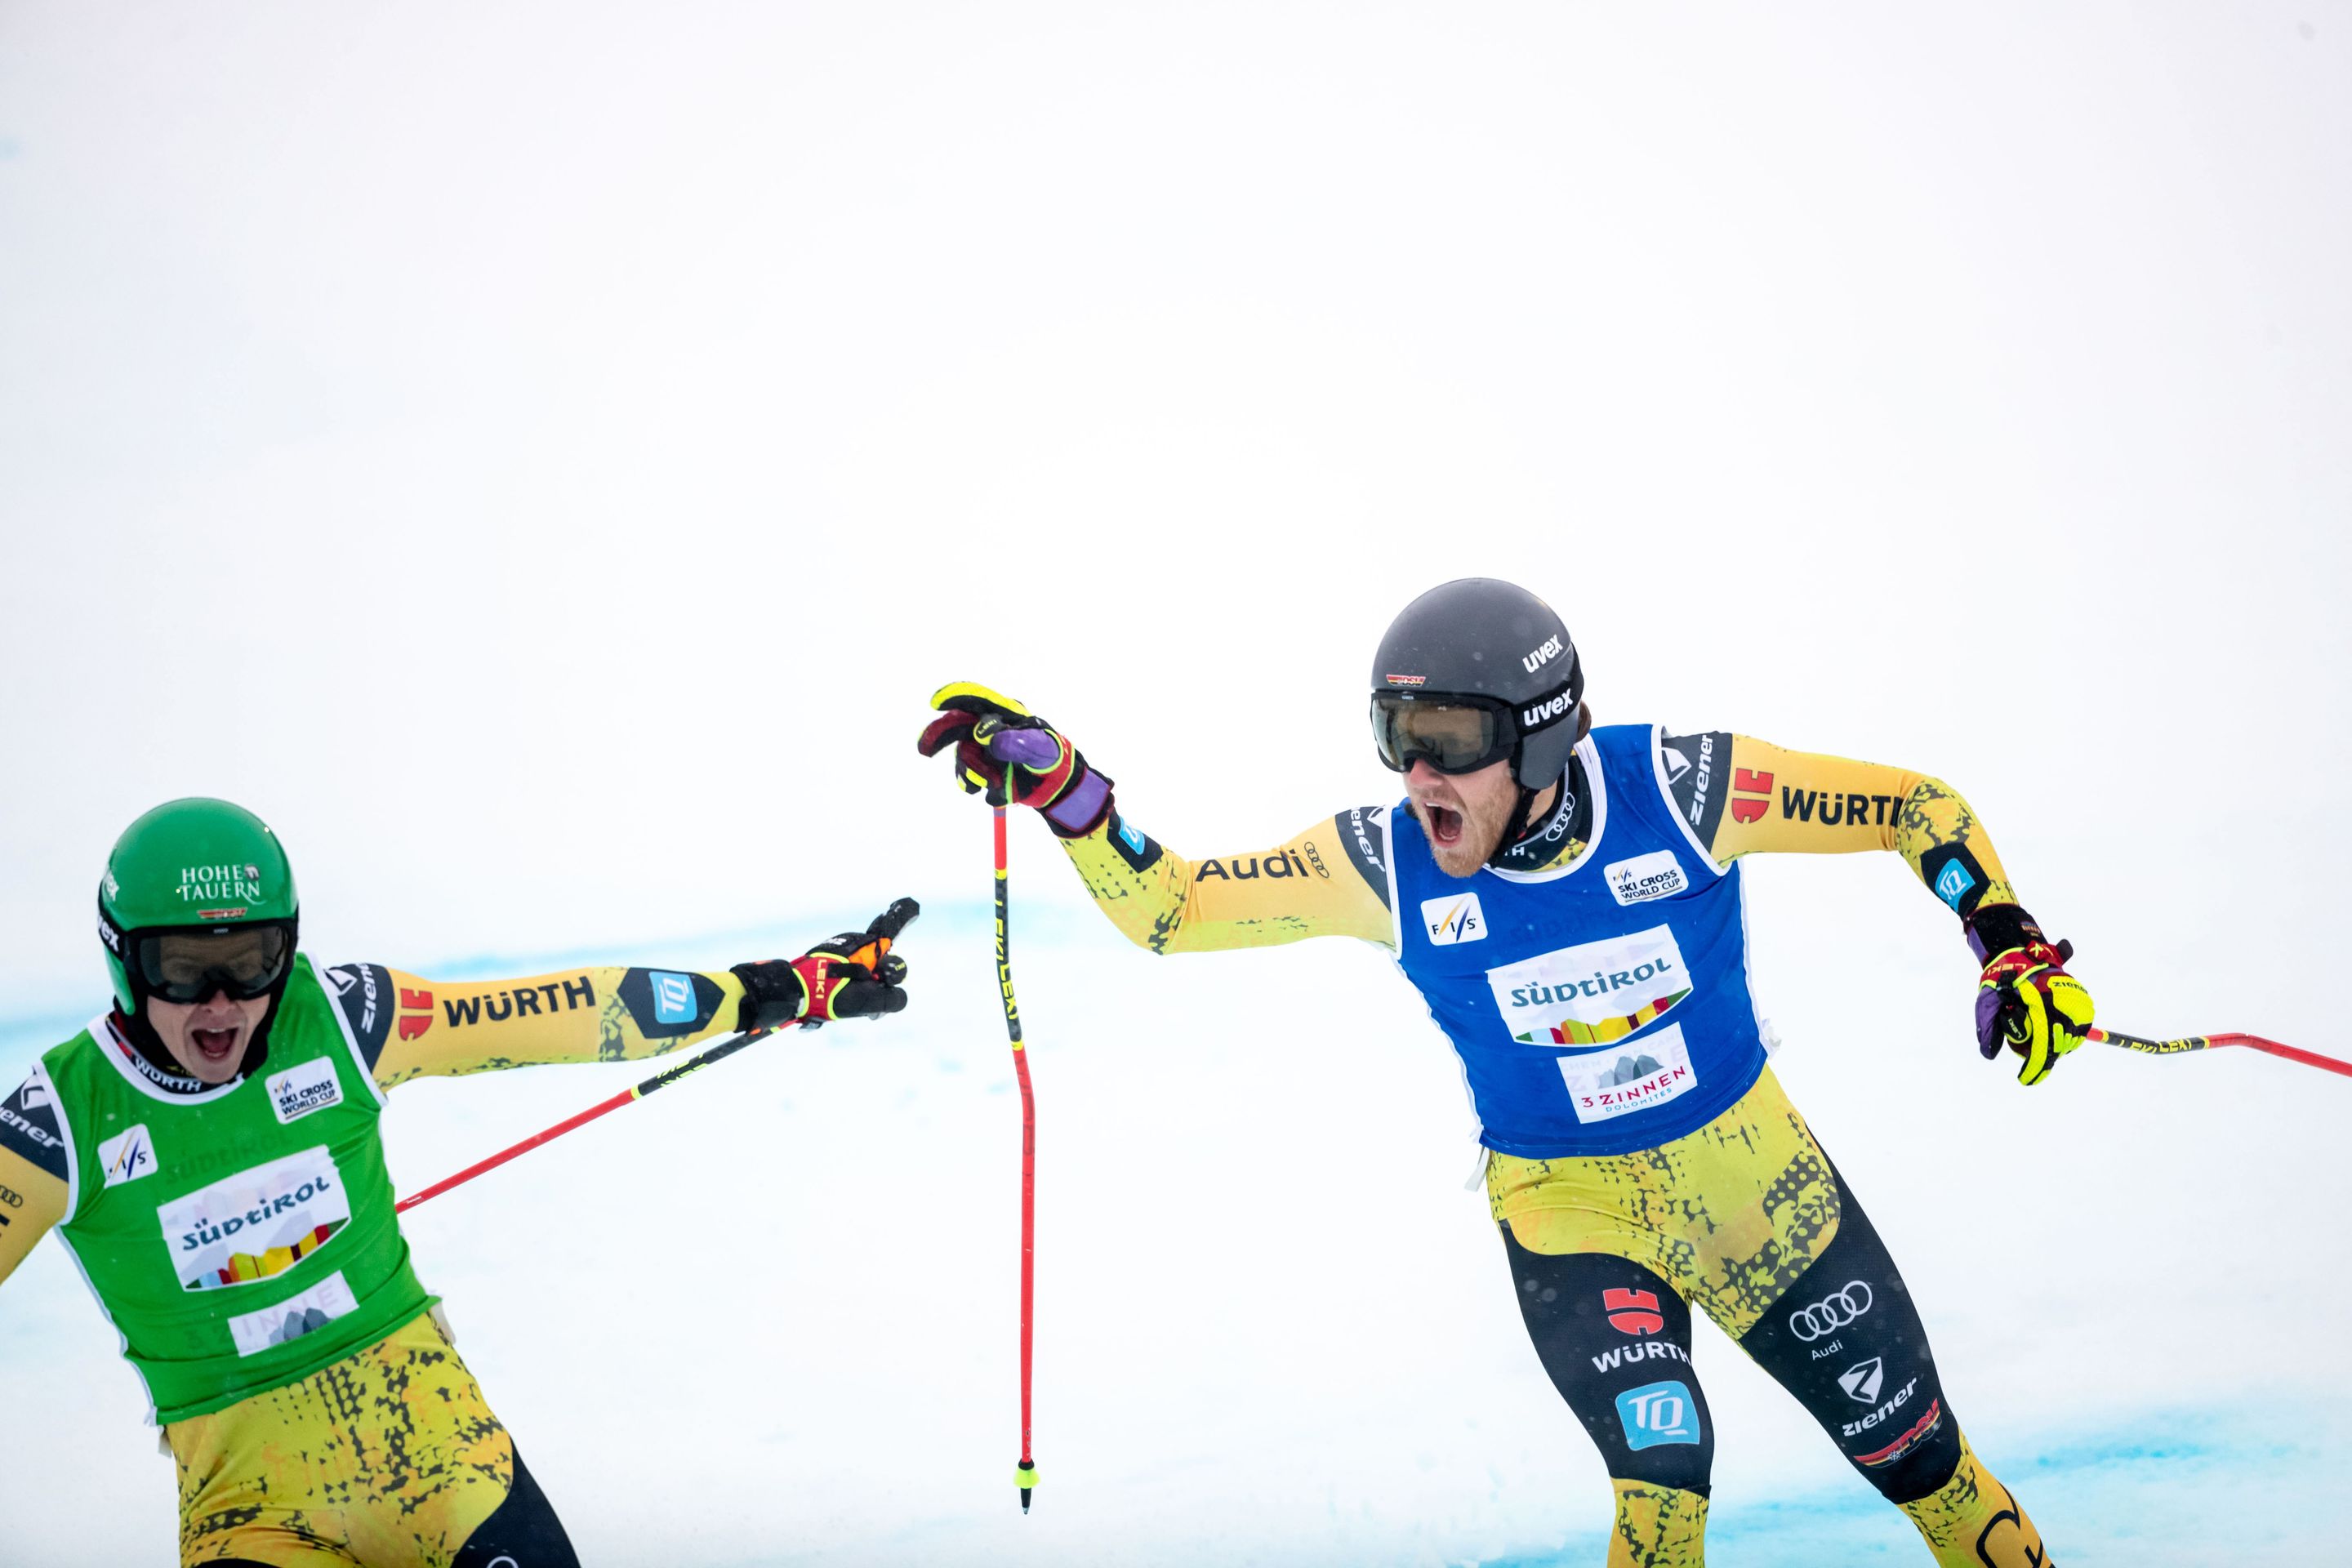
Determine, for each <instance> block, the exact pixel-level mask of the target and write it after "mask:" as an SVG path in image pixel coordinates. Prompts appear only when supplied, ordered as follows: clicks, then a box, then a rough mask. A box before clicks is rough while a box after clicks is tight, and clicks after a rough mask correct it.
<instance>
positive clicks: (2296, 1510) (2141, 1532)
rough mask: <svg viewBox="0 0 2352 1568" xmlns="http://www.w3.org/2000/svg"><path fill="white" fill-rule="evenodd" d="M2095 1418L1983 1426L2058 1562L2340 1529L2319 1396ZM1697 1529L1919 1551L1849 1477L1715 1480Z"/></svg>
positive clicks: (1995, 1463) (2332, 1545)
mask: <svg viewBox="0 0 2352 1568" xmlns="http://www.w3.org/2000/svg"><path fill="white" fill-rule="evenodd" d="M2108 1419H2109V1420H2110V1421H2120V1422H2121V1423H2122V1424H2121V1425H2119V1426H2105V1427H2104V1428H2094V1429H2087V1430H2077V1431H2075V1432H2074V1433H2073V1434H2071V1435H2068V1434H2053V1435H2051V1436H2045V1437H2044V1438H2043V1439H2042V1441H2041V1442H2040V1443H2038V1444H2037V1443H2032V1442H2021V1441H2019V1440H2018V1439H2017V1438H2015V1437H2013V1436H2012V1437H2009V1438H2006V1439H1996V1440H1995V1442H1994V1443H1993V1448H1994V1452H1993V1453H1992V1454H1991V1455H1990V1456H1988V1457H1987V1459H1988V1463H1989V1464H1990V1465H1991V1466H1992V1468H1993V1470H1994V1474H1995V1475H1997V1476H1998V1477H2000V1479H2001V1480H2002V1481H2003V1482H2004V1483H2005V1484H2007V1485H2009V1486H2010V1487H2011V1488H2012V1489H2014V1490H2015V1492H2016V1494H2017V1497H2018V1500H2019V1501H2020V1502H2021V1503H2022V1504H2023V1505H2024V1507H2025V1510H2026V1511H2027V1512H2028V1513H2029V1514H2031V1515H2032V1517H2033V1521H2034V1522H2035V1524H2036V1525H2038V1526H2039V1527H2040V1528H2041V1529H2042V1533H2043V1536H2044V1538H2045V1539H2046V1540H2047V1541H2048V1542H2049V1545H2050V1548H2051V1551H2052V1552H2053V1555H2054V1556H2055V1557H2057V1558H2058V1560H2059V1561H2062V1562H2063V1563H2067V1564H2068V1565H2069V1568H2198V1565H2202V1564H2207V1563H2215V1562H2221V1561H2229V1562H2250V1563H2251V1562H2263V1563H2322V1562H2328V1561H2332V1560H2333V1556H2334V1554H2335V1553H2336V1552H2339V1551H2340V1550H2341V1545H2342V1542H2343V1539H2344V1537H2345V1535H2346V1533H2347V1530H2352V1500H2344V1494H2343V1493H2342V1492H2341V1490H2340V1489H2339V1488H2338V1486H2337V1481H2338V1479H2339V1474H2338V1472H2339V1469H2340V1459H2339V1458H2338V1456H2339V1455H2340V1452H2341V1443H2342V1439H2343V1438H2344V1437H2345V1436H2346V1435H2347V1431H2346V1429H2347V1427H2352V1422H2347V1421H2346V1420H2344V1419H2343V1418H2342V1417H2341V1416H2339V1415H2336V1413H2335V1412H2334V1411H2332V1410H2331V1409H2329V1408H2327V1407H2326V1406H2317V1407H2314V1406H2309V1405H2281V1404H2280V1403H2279V1402H2277V1401H2276V1400H2274V1399H2272V1398H2268V1397H2253V1398H2249V1399H2248V1400H2247V1401H2246V1402H2245V1403H2244V1404H2243V1405H2234V1406H2231V1405H2224V1406H2213V1407H2208V1408H2203V1409H2174V1410H2166V1411H2161V1412H2150V1413H2147V1414H2145V1415H2137V1416H2132V1415H2113V1416H2110V1417H2108ZM2282 1433H2294V1434H2296V1436H2294V1437H2293V1438H2287V1437H2283V1436H2281V1434H2282ZM2029 1456H2030V1457H2029ZM2328 1499H2336V1500H2335V1501H2333V1502H2329V1501H2326V1500H2328ZM2221 1500H2226V1502H2222V1501H2221ZM1598 1501H1599V1500H1598V1499H1596V1500H1595V1502H1596V1504H1597V1503H1598ZM1706 1539H1707V1545H1708V1546H1709V1548H1710V1549H1713V1548H1717V1547H1727V1548H1732V1549H1734V1551H1731V1552H1726V1553H1725V1555H1726V1556H1727V1557H1730V1556H1732V1555H1734V1554H1735V1552H1736V1555H1737V1557H1738V1561H1739V1562H1740V1563H1743V1564H1745V1565H1746V1568H1814V1565H1816V1564H1819V1563H1825V1562H1833V1563H1922V1562H1925V1561H1926V1560H1927V1557H1926V1552H1925V1551H1924V1550H1923V1549H1922V1547H1921V1544H1920V1542H1919V1537H1918V1533H1917V1532H1916V1531H1914V1530H1913V1529H1912V1527H1911V1522H1910V1521H1909V1520H1908V1519H1906V1517H1905V1516H1904V1515H1903V1514H1902V1513H1900V1512H1899V1511H1897V1510H1895V1508H1894V1507H1893V1506H1891V1505H1889V1504H1887V1503H1885V1502H1884V1501H1882V1500H1880V1499H1879V1497H1878V1494H1877V1493H1875V1492H1874V1491H1872V1490H1871V1489H1870V1488H1869V1487H1868V1486H1867V1485H1865V1484H1864V1482H1863V1481H1861V1480H1860V1479H1854V1480H1853V1481H1852V1482H1851V1483H1850V1484H1847V1485H1843V1486H1836V1487H1827V1488H1819V1489H1808V1490H1806V1491H1803V1492H1801V1493H1799V1494H1798V1495H1796V1496H1794V1497H1784V1498H1780V1499H1764V1498H1755V1497H1741V1496H1738V1495H1733V1494H1727V1492H1726V1490H1725V1489H1723V1488H1721V1487H1720V1486H1718V1487H1717V1490H1716V1492H1715V1496H1714V1498H1713V1500H1712V1501H1711V1504H1710V1506H1709V1509H1708V1513H1707V1528H1706ZM1608 1550H1609V1543H1608V1535H1607V1532H1606V1531H1602V1530H1594V1531H1586V1532H1580V1533H1579V1534H1576V1535H1572V1536H1570V1537H1568V1538H1567V1539H1565V1540H1563V1541H1562V1542H1560V1543H1559V1546H1558V1548H1557V1549H1555V1550H1552V1551H1549V1552H1534V1553H1519V1554H1515V1555H1511V1556H1506V1557H1489V1558H1482V1559H1479V1568H1570V1565H1571V1564H1573V1565H1574V1568H1587V1565H1589V1564H1591V1563H1598V1562H1600V1561H1601V1559H1602V1558H1603V1557H1605V1556H1606V1555H1607V1554H1608Z"/></svg>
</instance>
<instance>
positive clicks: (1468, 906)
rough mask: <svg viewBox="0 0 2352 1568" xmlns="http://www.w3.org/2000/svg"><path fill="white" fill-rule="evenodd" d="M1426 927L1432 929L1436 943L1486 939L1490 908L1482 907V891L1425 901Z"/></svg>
mask: <svg viewBox="0 0 2352 1568" xmlns="http://www.w3.org/2000/svg"><path fill="white" fill-rule="evenodd" d="M1421 924H1422V929H1423V930H1424V931H1428V932H1429V945H1430V946H1432V947H1454V946H1456V945H1458V944H1460V943H1462V942H1484V941H1485V940H1486V911H1485V910H1481V909H1480V908H1479V907H1478V895H1477V894H1475V893H1460V894H1455V895H1453V896H1451V897H1447V898H1443V899H1423V900H1422V901H1421Z"/></svg>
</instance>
